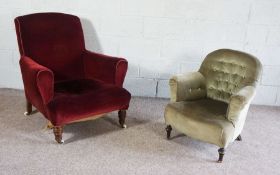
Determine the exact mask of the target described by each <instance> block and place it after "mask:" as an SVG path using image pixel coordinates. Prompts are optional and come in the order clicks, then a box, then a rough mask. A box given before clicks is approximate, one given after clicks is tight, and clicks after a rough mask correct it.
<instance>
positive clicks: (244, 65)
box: [199, 49, 262, 103]
mask: <svg viewBox="0 0 280 175" xmlns="http://www.w3.org/2000/svg"><path fill="white" fill-rule="evenodd" d="M261 69H262V66H261V63H260V62H259V60H258V59H257V58H255V57H254V56H252V55H249V54H247V53H244V52H240V51H235V50H229V49H220V50H216V51H214V52H212V53H210V54H208V55H207V56H206V58H205V59H204V61H203V63H202V65H201V67H200V69H199V72H200V73H201V74H203V75H204V77H205V79H206V91H207V97H208V98H211V99H215V100H219V101H223V102H226V103H228V102H229V99H230V97H231V95H232V94H234V93H236V92H238V91H239V90H240V89H241V88H242V87H244V86H256V84H257V82H258V81H259V78H260V73H261Z"/></svg>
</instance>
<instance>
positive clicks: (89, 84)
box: [48, 79, 131, 125]
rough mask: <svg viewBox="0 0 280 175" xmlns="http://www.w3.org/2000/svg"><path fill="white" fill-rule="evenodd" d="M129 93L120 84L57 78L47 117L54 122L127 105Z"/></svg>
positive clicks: (74, 118) (63, 121)
mask: <svg viewBox="0 0 280 175" xmlns="http://www.w3.org/2000/svg"><path fill="white" fill-rule="evenodd" d="M130 97H131V95H130V93H129V92H128V91H127V90H125V89H124V88H121V87H118V86H116V85H112V84H108V83H104V82H102V81H99V80H93V79H78V80H69V81H61V82H57V83H55V84H54V97H53V100H52V101H51V102H50V103H49V104H48V108H49V111H50V113H51V115H50V116H51V118H50V120H51V122H52V123H53V124H54V125H62V124H65V123H69V122H71V121H75V120H79V119H82V118H85V117H87V116H88V117H91V116H94V115H99V114H103V113H108V112H112V111H115V110H119V109H127V108H128V106H129V101H130ZM52 116H53V117H52Z"/></svg>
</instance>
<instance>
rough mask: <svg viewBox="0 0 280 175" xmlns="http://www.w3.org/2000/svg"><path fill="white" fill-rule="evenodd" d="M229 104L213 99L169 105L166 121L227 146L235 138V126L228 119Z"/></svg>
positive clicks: (191, 134)
mask: <svg viewBox="0 0 280 175" xmlns="http://www.w3.org/2000/svg"><path fill="white" fill-rule="evenodd" d="M227 107H228V105H227V104H226V103H224V102H220V101H215V100H211V99H202V100H196V101H183V102H175V103H170V104H168V105H167V107H166V109H165V121H166V124H167V125H171V126H172V127H174V128H176V129H177V130H178V131H180V132H182V133H184V134H186V135H188V136H190V137H193V138H196V139H199V140H202V141H205V142H208V143H212V144H216V145H218V146H220V147H223V148H225V147H226V146H227V145H228V144H229V143H230V142H231V141H232V139H233V133H234V127H233V125H232V123H230V122H229V121H228V120H227V119H226V112H227Z"/></svg>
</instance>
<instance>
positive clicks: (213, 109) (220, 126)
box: [165, 49, 262, 148]
mask: <svg viewBox="0 0 280 175" xmlns="http://www.w3.org/2000/svg"><path fill="white" fill-rule="evenodd" d="M261 70H262V66H261V63H260V62H259V61H258V59H256V58H255V57H254V56H252V55H249V54H247V53H244V52H240V51H235V50H229V49H220V50H216V51H214V52H212V53H210V54H208V55H207V56H206V58H205V59H204V61H203V63H202V65H201V67H200V69H199V71H198V72H192V73H186V74H181V75H176V76H173V77H172V78H171V79H170V81H169V85H170V91H171V102H170V103H169V104H168V105H167V107H166V109H165V122H166V124H167V125H170V126H171V127H173V128H175V129H177V130H178V131H180V132H182V133H184V134H186V135H188V136H190V137H193V138H195V139H198V140H202V141H205V142H208V143H212V144H215V145H217V146H219V147H221V148H226V147H227V146H228V145H229V143H231V142H233V141H234V140H235V139H236V138H237V137H238V136H239V135H240V133H241V131H242V129H243V126H244V123H245V119H246V115H247V111H248V108H249V105H250V103H251V101H252V99H253V97H254V95H255V90H256V86H257V83H258V81H259V78H260V73H261Z"/></svg>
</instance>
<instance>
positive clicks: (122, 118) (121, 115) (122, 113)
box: [118, 110, 126, 128]
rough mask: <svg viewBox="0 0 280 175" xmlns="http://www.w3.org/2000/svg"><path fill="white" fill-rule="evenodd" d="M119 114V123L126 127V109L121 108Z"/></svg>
mask: <svg viewBox="0 0 280 175" xmlns="http://www.w3.org/2000/svg"><path fill="white" fill-rule="evenodd" d="M118 114H119V123H120V125H121V127H122V128H126V125H125V124H124V123H125V117H126V110H119V112H118Z"/></svg>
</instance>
